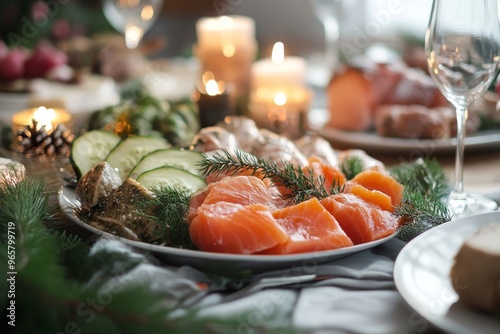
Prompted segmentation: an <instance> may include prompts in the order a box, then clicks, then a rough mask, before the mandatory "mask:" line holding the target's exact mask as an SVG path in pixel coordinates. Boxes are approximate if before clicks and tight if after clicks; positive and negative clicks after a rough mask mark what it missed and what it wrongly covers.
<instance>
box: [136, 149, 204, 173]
mask: <svg viewBox="0 0 500 334" xmlns="http://www.w3.org/2000/svg"><path fill="white" fill-rule="evenodd" d="M203 158H204V156H203V154H202V153H201V152H198V151H191V150H183V149H179V148H169V149H165V150H158V151H154V152H151V153H149V154H148V155H146V156H144V157H143V158H142V159H141V161H139V163H138V164H137V165H136V166H135V167H134V168H133V169H132V172H130V176H129V177H131V178H133V179H137V177H138V176H139V175H141V174H142V173H144V172H146V171H148V170H152V169H156V168H158V167H162V166H172V167H177V168H180V169H184V170H186V171H188V172H190V173H192V174H196V175H199V176H202V175H201V174H199V173H198V167H197V166H196V164H197V163H198V162H199V161H200V160H202V159H203Z"/></svg>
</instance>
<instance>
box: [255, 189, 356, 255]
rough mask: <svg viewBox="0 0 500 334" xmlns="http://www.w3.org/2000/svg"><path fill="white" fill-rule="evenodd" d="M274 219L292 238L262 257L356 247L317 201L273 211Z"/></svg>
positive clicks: (265, 252)
mask: <svg viewBox="0 0 500 334" xmlns="http://www.w3.org/2000/svg"><path fill="white" fill-rule="evenodd" d="M273 216H274V218H276V220H277V222H278V224H280V225H281V226H282V227H283V229H284V230H285V231H286V232H287V234H288V235H289V236H290V238H289V240H288V241H286V242H285V243H282V244H279V245H277V246H275V247H273V248H270V249H267V250H265V251H264V252H262V254H293V253H304V252H314V251H321V250H328V249H337V248H342V247H346V246H352V245H353V243H352V241H351V239H349V237H348V236H347V235H346V233H345V232H344V231H343V230H342V228H341V227H340V225H339V223H338V222H337V220H336V219H335V218H334V217H333V216H332V215H331V214H330V213H329V212H328V211H327V210H326V209H325V208H324V207H323V206H322V205H321V204H320V202H319V201H318V200H317V199H316V198H313V199H310V200H307V201H304V202H302V203H299V204H296V205H291V206H288V207H286V208H283V209H279V210H276V211H273Z"/></svg>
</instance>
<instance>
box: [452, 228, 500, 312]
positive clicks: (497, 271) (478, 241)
mask: <svg viewBox="0 0 500 334" xmlns="http://www.w3.org/2000/svg"><path fill="white" fill-rule="evenodd" d="M450 278H451V283H452V285H453V288H454V289H455V291H456V292H457V294H458V295H459V302H460V303H463V304H465V305H467V306H470V307H472V308H475V309H478V310H481V311H484V312H489V313H494V314H497V315H500V222H498V223H493V224H488V225H485V226H483V227H481V228H480V229H479V230H478V231H477V232H476V233H475V234H474V235H472V236H471V237H469V238H468V239H467V240H465V242H464V244H463V245H462V247H461V248H460V250H459V251H458V253H457V255H456V256H455V261H454V263H453V266H452V269H451V273H450Z"/></svg>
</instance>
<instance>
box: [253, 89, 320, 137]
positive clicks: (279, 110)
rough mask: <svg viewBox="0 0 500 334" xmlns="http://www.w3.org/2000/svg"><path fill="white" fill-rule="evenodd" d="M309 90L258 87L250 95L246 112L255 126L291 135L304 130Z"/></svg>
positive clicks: (298, 133) (310, 95)
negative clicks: (247, 111)
mask: <svg viewBox="0 0 500 334" xmlns="http://www.w3.org/2000/svg"><path fill="white" fill-rule="evenodd" d="M311 99H312V92H311V91H310V90H309V89H307V88H304V87H297V86H283V87H260V88H258V89H257V90H255V91H254V92H253V93H252V94H251V95H250V102H249V108H248V109H249V113H250V117H251V118H252V119H253V120H254V121H255V123H256V124H257V126H259V127H262V128H267V129H269V130H272V131H274V132H276V133H280V134H283V135H285V136H288V137H291V138H298V137H300V136H301V135H303V133H304V128H305V120H306V116H307V112H308V110H309V105H310V103H311Z"/></svg>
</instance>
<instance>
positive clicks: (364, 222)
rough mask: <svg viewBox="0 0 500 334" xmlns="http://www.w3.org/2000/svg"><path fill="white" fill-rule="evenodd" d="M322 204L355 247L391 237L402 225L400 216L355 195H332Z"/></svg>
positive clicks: (322, 201) (323, 200)
mask: <svg viewBox="0 0 500 334" xmlns="http://www.w3.org/2000/svg"><path fill="white" fill-rule="evenodd" d="M320 203H321V205H323V206H324V207H325V209H326V210H328V212H330V213H331V214H332V215H333V216H334V217H335V218H336V219H337V221H338V222H339V224H340V226H341V227H342V229H343V230H344V232H345V233H346V234H347V235H348V236H349V237H350V238H351V240H352V242H353V243H354V244H355V245H358V244H362V243H365V242H370V241H374V240H378V239H381V238H383V237H386V236H389V235H391V234H393V233H394V232H395V231H396V229H397V228H398V227H399V225H400V220H401V219H400V218H399V217H398V216H395V215H393V214H392V213H391V212H389V211H386V210H382V209H381V208H380V207H379V206H378V205H376V204H373V203H369V202H366V201H365V200H363V199H362V198H361V197H359V196H356V195H354V194H349V193H340V194H335V195H330V196H329V197H326V198H324V199H322V200H321V202H320Z"/></svg>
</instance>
